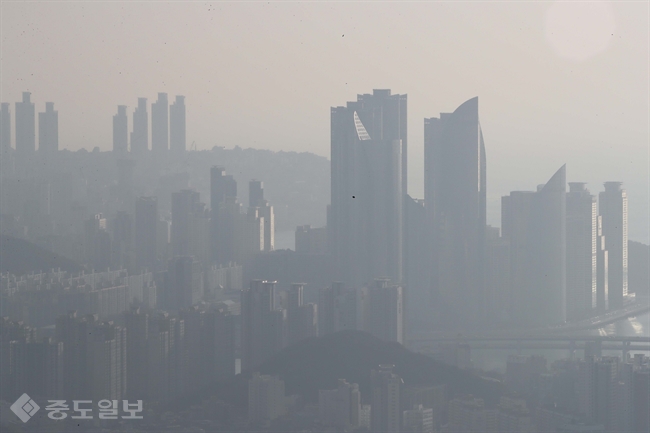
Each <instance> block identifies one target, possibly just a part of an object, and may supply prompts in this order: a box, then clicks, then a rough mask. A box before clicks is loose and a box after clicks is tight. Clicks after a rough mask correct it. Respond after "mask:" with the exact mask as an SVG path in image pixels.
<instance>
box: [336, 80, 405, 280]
mask: <svg viewBox="0 0 650 433" xmlns="http://www.w3.org/2000/svg"><path fill="white" fill-rule="evenodd" d="M331 140H332V141H331V152H332V154H331V155H332V156H331V158H332V165H331V170H332V177H331V179H332V201H331V210H330V212H331V213H330V222H329V225H330V230H331V239H332V245H331V252H332V254H333V260H334V269H335V278H337V279H339V280H341V281H343V282H344V283H345V284H346V285H348V286H349V287H361V286H362V285H363V284H365V283H367V282H369V281H373V280H374V279H375V278H376V277H388V278H390V279H392V280H393V281H395V282H401V281H402V268H403V225H404V221H403V214H404V204H403V203H404V194H405V192H406V184H405V178H406V95H391V92H390V90H374V91H373V94H372V95H368V94H366V95H358V96H357V101H355V102H348V103H347V105H346V106H345V107H333V108H332V109H331Z"/></svg>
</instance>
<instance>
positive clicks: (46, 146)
mask: <svg viewBox="0 0 650 433" xmlns="http://www.w3.org/2000/svg"><path fill="white" fill-rule="evenodd" d="M38 150H39V151H40V152H43V153H52V152H56V151H58V150H59V112H58V111H54V102H46V103H45V111H44V112H42V113H38Z"/></svg>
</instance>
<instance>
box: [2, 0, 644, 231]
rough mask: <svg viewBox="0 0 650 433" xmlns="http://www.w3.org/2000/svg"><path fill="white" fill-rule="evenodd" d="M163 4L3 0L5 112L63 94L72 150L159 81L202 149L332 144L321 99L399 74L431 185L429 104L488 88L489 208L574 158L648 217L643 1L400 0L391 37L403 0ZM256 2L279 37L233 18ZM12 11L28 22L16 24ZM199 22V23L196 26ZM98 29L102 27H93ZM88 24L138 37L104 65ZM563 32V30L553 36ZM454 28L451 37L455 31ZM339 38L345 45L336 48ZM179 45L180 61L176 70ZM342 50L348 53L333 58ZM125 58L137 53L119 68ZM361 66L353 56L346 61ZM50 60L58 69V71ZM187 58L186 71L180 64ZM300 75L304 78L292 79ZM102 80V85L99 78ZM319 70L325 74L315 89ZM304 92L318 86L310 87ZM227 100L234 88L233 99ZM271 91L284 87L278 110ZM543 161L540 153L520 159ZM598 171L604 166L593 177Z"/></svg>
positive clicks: (96, 137) (101, 139)
mask: <svg viewBox="0 0 650 433" xmlns="http://www.w3.org/2000/svg"><path fill="white" fill-rule="evenodd" d="M152 7H153V6H151V5H146V4H137V5H131V6H130V7H129V8H127V9H119V8H118V7H117V6H116V5H111V4H99V3H95V4H92V3H91V4H86V5H84V9H83V12H82V10H81V8H80V7H79V6H78V5H75V4H70V5H67V6H65V7H64V6H62V5H60V4H47V3H38V4H35V3H7V4H3V5H2V8H3V18H2V19H3V28H4V34H3V35H4V38H5V41H4V43H3V58H4V60H5V61H4V69H3V77H2V82H0V90H1V93H2V98H1V99H2V100H3V101H8V102H11V111H12V116H13V115H14V114H15V113H14V112H13V111H14V110H13V108H14V107H13V103H14V101H19V100H20V92H22V91H23V90H25V89H27V90H29V91H30V92H32V94H33V97H34V99H36V100H37V101H39V106H38V108H39V110H40V104H41V103H42V102H45V101H46V100H47V101H55V102H56V106H57V109H58V111H59V113H60V114H59V115H60V124H61V126H60V136H61V138H60V146H61V148H67V149H71V150H76V149H78V148H80V147H86V148H88V150H90V149H92V148H93V147H94V146H99V147H100V149H102V150H109V149H110V148H111V130H110V123H109V122H106V119H110V117H109V116H111V115H113V114H114V110H115V108H114V107H115V106H117V105H121V104H126V105H127V106H128V107H129V123H131V122H130V121H131V119H130V113H131V112H132V110H133V109H134V107H135V105H136V102H137V101H136V97H137V96H143V95H146V96H147V97H148V98H149V100H150V101H154V100H155V96H156V94H157V92H160V91H163V92H167V93H168V94H170V95H174V94H182V95H185V96H186V98H187V101H188V111H187V144H188V145H189V144H191V143H193V142H196V148H197V149H210V148H211V147H212V146H214V145H226V146H228V147H232V146H235V145H239V146H240V147H244V148H246V147H255V148H268V149H272V150H287V151H311V152H314V153H316V154H319V155H327V154H328V132H327V131H328V125H327V122H326V121H325V120H324V119H323V116H322V112H323V107H327V106H335V105H336V104H337V103H338V102H339V101H342V100H348V99H349V98H350V96H351V95H353V94H354V92H355V91H359V90H362V89H363V88H366V89H369V88H392V89H394V90H395V91H396V92H397V93H400V94H409V99H410V109H409V120H408V124H409V128H408V129H409V137H408V139H409V143H410V146H409V153H408V158H409V167H410V170H409V178H410V181H409V182H408V183H409V193H410V194H411V195H412V196H413V197H422V196H423V188H422V187H421V186H420V185H421V182H422V176H423V174H422V155H423V131H422V127H421V123H420V119H421V118H425V117H431V116H432V115H435V114H436V113H439V112H441V111H444V110H446V109H448V107H450V106H454V105H455V104H457V103H458V101H460V100H467V99H468V98H470V97H472V96H475V95H479V96H480V97H481V100H482V107H483V113H482V120H483V122H484V123H485V124H486V125H489V126H488V131H487V132H489V135H490V137H491V138H492V140H491V141H490V148H491V149H490V151H491V153H492V154H493V161H492V162H493V168H492V169H491V170H490V172H489V173H488V184H489V185H491V187H490V190H488V194H489V195H490V196H489V197H488V211H487V212H488V220H489V221H491V222H494V221H498V219H499V205H498V200H499V197H500V196H502V195H503V194H506V193H508V192H509V191H510V190H511V189H529V188H530V187H531V185H534V183H533V182H534V179H537V178H541V177H543V176H545V173H547V172H549V171H551V170H553V169H554V168H555V167H557V166H559V165H561V164H563V163H567V165H568V167H570V168H571V173H570V177H571V178H572V180H573V179H575V180H580V181H584V182H587V183H588V187H589V188H590V189H591V190H595V189H596V187H597V186H598V187H599V186H600V184H601V183H602V182H603V181H604V180H621V181H623V182H625V184H626V185H627V190H628V194H629V195H630V197H631V198H634V200H635V202H636V203H637V204H636V209H634V212H633V213H635V212H637V211H638V212H639V213H640V214H641V215H642V217H639V218H638V219H637V220H638V221H644V218H645V215H647V214H648V209H649V208H648V204H647V202H648V200H647V198H648V196H649V193H650V191H649V190H648V185H647V177H648V167H647V166H648V164H647V162H648V161H647V158H648V152H647V143H648V136H647V114H648V105H647V97H646V96H647V89H648V86H647V76H648V69H647V58H648V46H647V37H646V35H647V29H648V25H647V19H646V15H647V14H646V13H645V11H646V6H645V5H642V4H633V3H602V4H601V3H596V4H582V3H579V4H568V5H563V4H560V3H558V4H553V3H526V4H521V5H519V4H513V3H507V4H498V3H491V4H480V5H474V4H472V5H469V4H460V5H451V4H449V5H445V4H408V3H407V4H404V5H400V7H399V8H398V9H397V10H399V12H400V15H399V17H398V18H396V19H395V20H394V23H393V24H394V25H395V26H397V29H401V30H400V32H398V34H403V36H396V35H387V34H386V35H382V33H381V31H380V29H381V28H382V23H385V22H386V19H387V17H388V16H389V15H388V14H389V13H390V12H391V11H392V10H395V9H392V6H391V5H387V4H381V5H374V6H372V7H371V6H369V5H367V4H362V3H361V4H338V5H324V4H319V3H315V4H300V5H297V4H270V5H266V4H246V5H234V4H219V5H214V6H213V7H210V6H209V5H205V7H204V5H200V4H189V5H183V7H182V8H181V7H179V5H174V4H161V5H156V6H155V9H152ZM563 8H566V10H565V9H563ZM580 8H585V9H584V10H583V9H580ZM208 9H209V10H208ZM153 10H155V11H156V14H157V16H160V17H161V18H162V19H163V21H161V22H160V24H157V23H156V24H153V23H152V24H151V25H150V26H149V27H148V31H149V32H150V36H151V40H157V41H158V42H156V44H155V45H154V46H152V47H151V50H150V54H149V55H148V56H144V57H135V56H134V55H135V53H137V52H139V51H138V50H139V48H138V47H140V45H137V44H136V46H133V47H132V48H128V47H129V46H130V45H129V44H128V43H126V40H138V38H137V37H135V36H134V35H133V34H132V31H131V30H129V29H136V28H138V25H136V23H138V22H141V20H142V19H143V16H146V14H148V13H149V12H151V11H153ZM262 15H266V16H270V17H272V19H271V20H267V21H266V24H265V29H267V31H268V32H272V34H273V35H274V36H273V38H260V37H259V35H260V34H261V33H251V32H250V31H249V29H250V27H247V26H243V27H240V28H237V27H236V26H234V25H233V24H232V23H237V22H239V18H242V19H243V17H244V16H246V17H248V18H246V19H247V20H250V18H255V17H261V16H262ZM576 15H579V16H583V18H584V19H581V20H579V21H578V23H579V24H575V25H573V28H568V29H567V27H566V26H564V27H563V23H565V22H566V19H568V18H571V17H572V16H576ZM50 17H58V18H57V20H51V19H49V18H50ZM100 17H107V20H106V21H105V22H104V21H101V20H102V19H103V18H100ZM165 17H168V18H169V19H165ZM171 17H173V18H171ZM352 17H356V18H355V19H353V18H352ZM425 17H428V19H427V20H425ZM111 18H113V19H115V20H116V21H118V22H124V23H125V24H124V27H120V29H121V30H120V35H119V36H118V35H116V38H114V39H112V40H107V39H105V38H104V37H103V36H101V35H103V34H106V33H110V32H112V31H113V30H112V27H110V26H111V24H110V23H111V22H113V21H111ZM70 20H73V21H70ZM72 22H74V25H72ZM163 22H164V23H166V24H162V23H163ZM485 22H491V23H492V22H494V23H495V25H494V26H492V24H491V25H490V26H487V25H486V24H485ZM18 23H24V24H25V25H27V26H28V27H29V28H31V29H33V30H30V31H29V32H27V33H23V32H22V30H23V26H22V25H21V26H19V25H18ZM188 23H192V24H191V25H190V26H189V27H186V26H185V25H186V24H188ZM430 23H435V24H436V25H429V24H430ZM553 23H555V24H553ZM590 23H591V24H590ZM68 24H70V25H68ZM215 24H218V25H215ZM557 26H560V28H559V29H558V28H557ZM496 28H498V29H499V32H498V33H496V31H495V30H494V29H496ZM100 29H101V30H103V32H101V33H97V32H98V30H100ZM172 29H178V30H179V31H177V32H171V33H174V34H177V35H181V36H178V37H177V38H176V39H175V40H173V41H172V40H171V39H170V38H169V36H168V35H169V34H171V33H170V30H172ZM181 29H182V31H181ZM185 29H188V30H187V31H186V30H185ZM610 29H612V30H610ZM551 30H553V31H552V34H551ZM573 31H575V33H573ZM43 32H47V34H50V35H53V36H51V38H50V40H49V41H48V42H46V43H45V48H46V49H47V52H44V51H42V49H41V48H38V47H41V46H42V44H41V41H42V39H41V36H40V35H41V34H42V33H43ZM79 32H84V33H83V34H84V37H83V39H84V40H87V41H88V42H89V44H88V45H87V47H90V46H92V47H95V48H100V47H101V48H102V49H103V50H106V52H107V53H113V52H115V53H117V51H116V50H117V47H118V46H120V47H123V46H126V47H127V49H126V50H124V51H121V52H120V54H116V57H117V58H118V61H115V62H112V63H111V64H109V63H107V60H106V59H107V58H110V57H111V56H110V55H109V56H100V57H94V56H92V55H90V53H89V52H87V51H86V50H87V48H86V47H84V48H80V46H79V45H78V43H76V42H75V38H76V37H77V36H78V35H80V34H81V33H79ZM553 35H555V36H553ZM559 35H563V36H559ZM576 35H578V36H576ZM477 36H478V37H477ZM561 37H564V38H565V39H566V41H565V42H566V43H565V44H559V43H558V38H559V40H560V41H561ZM405 38H410V39H405ZM448 38H451V40H454V41H455V43H454V44H447V43H446V41H447V40H449V39H448ZM411 39H414V40H426V41H428V44H427V47H425V48H424V49H423V50H417V49H415V47H411V46H410V45H411V44H409V43H406V42H405V41H407V40H411ZM197 41H198V42H197ZM581 41H582V42H581ZM122 42H124V43H122ZM402 42H404V43H402ZM142 43H143V41H141V42H138V44H142ZM231 43H232V44H231ZM373 43H374V44H375V45H372V44H373ZM378 43H379V44H380V45H381V44H382V43H383V46H384V47H385V48H384V50H385V56H386V58H394V59H396V60H397V61H394V62H388V63H387V64H386V65H384V64H382V65H381V66H379V63H378V62H377V60H375V59H373V58H372V57H371V54H372V53H374V52H375V49H374V48H373V49H368V47H374V46H378V45H377V44H378ZM25 44H29V45H28V46H27V45H25ZM116 44H119V45H116ZM186 44H192V45H196V49H197V50H199V52H200V50H207V51H206V52H216V53H217V55H216V56H215V59H216V58H218V59H219V61H223V62H224V64H230V65H231V66H229V67H228V68H215V64H214V62H213V61H209V60H207V61H205V62H204V61H203V60H198V59H199V58H201V57H191V56H188V55H187V54H186V53H183V51H185V50H184V48H183V47H184V46H185V45H186ZM581 44H582V45H581ZM278 46H283V47H285V48H284V49H283V50H282V51H286V53H285V54H283V55H286V56H294V57H295V58H302V57H304V56H306V57H305V59H306V60H310V61H308V62H299V63H298V64H297V65H296V68H297V69H295V70H294V69H292V70H291V73H289V70H287V69H286V68H287V67H286V66H285V63H286V65H289V64H292V62H285V63H281V62H279V59H277V60H276V59H274V58H273V57H272V56H271V53H274V52H277V49H276V48H277V47H278ZM580 46H582V47H583V48H580ZM208 47H210V48H208ZM235 47H238V48H235ZM246 50H248V51H246ZM243 52H247V53H250V55H248V54H246V55H244V54H242V53H243ZM337 52H338V53H340V54H339V56H338V57H333V56H335V54H332V53H337ZM23 53H27V54H23ZM310 53H313V54H310ZM458 54H463V55H458ZM82 55H83V56H84V59H88V60H87V61H89V62H90V64H89V68H90V69H89V71H94V72H95V73H96V74H99V75H97V76H96V77H93V76H90V75H87V72H80V71H79V72H78V71H73V70H70V69H69V67H68V65H71V64H73V63H75V62H66V63H65V64H64V63H62V62H61V61H60V59H62V58H68V56H72V58H74V59H77V58H78V56H82ZM315 55H316V56H315ZM296 56H297V57H296ZM382 57H383V56H382ZM433 59H436V60H435V61H433ZM311 60H313V62H315V63H313V62H311ZM179 61H180V62H185V63H186V66H187V68H184V70H179V69H178V67H177V66H176V64H177V63H178V62H179ZM332 62H336V63H337V64H343V65H346V66H344V67H343V68H339V69H340V70H335V71H330V68H331V66H330V64H332ZM312 63H313V65H312ZM126 64H130V65H132V67H124V66H121V65H126ZM352 64H354V65H357V66H355V67H354V68H351V67H349V66H347V65H352ZM500 64H503V65H507V67H505V68H501V67H499V65H500ZM42 65H45V66H47V67H45V68H44V67H43V66H42ZM156 65H162V66H163V67H157V66H156ZM400 65H408V68H407V72H404V74H401V70H400V68H401V66H400ZM36 66H38V67H36ZM43 70H51V71H52V74H50V75H49V76H48V79H47V80H45V77H44V76H43V73H42V72H41V71H43ZM190 70H191V71H192V72H191V74H190V73H189V72H186V71H190ZM84 71H85V70H84ZM204 71H205V72H204ZM237 71H238V72H239V73H238V72H237ZM32 74H34V75H32ZM292 74H295V75H292ZM294 76H295V77H300V78H299V79H298V80H296V81H294V82H293V83H292V84H291V85H289V83H288V80H290V79H292V77H294ZM53 77H55V78H53ZM73 77H74V78H73ZM145 77H146V79H145ZM321 78H322V79H321ZM52 79H55V80H58V81H57V83H58V85H57V87H56V88H51V87H50V86H49V84H47V83H50V82H52V81H51V80H52ZM96 79H100V80H102V82H103V83H105V84H104V85H103V86H102V87H101V88H98V87H97V86H96V81H95V80H96ZM69 80H74V81H73V83H74V86H75V89H76V91H75V92H67V91H65V90H64V89H67V88H69V87H70V85H71V81H69ZM314 82H320V83H322V84H320V85H319V86H316V87H312V88H310V87H311V83H314ZM226 83H227V84H228V86H224V84H226ZM269 84H271V85H269ZM109 89H110V90H109ZM305 94H310V95H311V97H310V98H309V99H305V98H304V97H303V96H302V95H305ZM84 95H88V96H84ZM254 95H255V96H254ZM226 100H227V101H229V103H228V104H225V103H223V101H226ZM41 101H42V102H41ZM253 101H255V103H253ZM265 101H273V102H272V104H274V105H273V108H272V109H270V108H269V107H270V106H269V105H267V103H266V102H265ZM307 101H312V102H313V103H311V102H309V103H308V102H307ZM251 118H255V119H256V121H255V122H254V123H253V124H250V122H248V120H247V119H251ZM13 133H15V131H12V134H13ZM304 137H308V139H306V140H305V139H304ZM497 156H502V158H496V157H497ZM520 162H521V163H520ZM532 162H534V164H532V168H531V166H528V164H527V163H532ZM522 163H523V164H522ZM523 166H527V167H528V169H526V170H524V169H523ZM594 169H598V172H599V173H602V175H600V176H596V175H595V170H594ZM573 176H575V178H574V177H573ZM512 179H516V184H514V185H513V184H512V183H511V182H510V181H511V180H512ZM509 183H510V185H509ZM635 225H636V226H639V224H633V230H638V233H639V234H633V235H632V238H636V239H640V240H643V241H644V242H647V241H648V238H649V233H648V229H647V227H645V226H646V225H645V224H643V226H642V227H641V226H639V227H638V228H636V227H634V226H635Z"/></svg>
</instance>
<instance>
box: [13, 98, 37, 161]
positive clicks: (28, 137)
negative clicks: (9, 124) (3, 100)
mask: <svg viewBox="0 0 650 433" xmlns="http://www.w3.org/2000/svg"><path fill="white" fill-rule="evenodd" d="M31 95H32V94H31V93H30V92H23V101H22V102H16V153H17V154H19V155H29V154H32V153H34V152H35V151H36V115H35V113H36V112H35V109H34V103H33V102H31V100H30V98H31Z"/></svg>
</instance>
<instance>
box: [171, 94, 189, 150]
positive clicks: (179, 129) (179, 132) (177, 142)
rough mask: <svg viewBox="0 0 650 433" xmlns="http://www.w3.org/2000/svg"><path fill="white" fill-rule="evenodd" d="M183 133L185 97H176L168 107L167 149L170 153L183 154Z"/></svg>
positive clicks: (184, 148)
mask: <svg viewBox="0 0 650 433" xmlns="http://www.w3.org/2000/svg"><path fill="white" fill-rule="evenodd" d="M185 131H186V130H185V96H180V95H177V96H176V100H175V101H174V102H173V103H172V105H171V106H170V107H169V148H170V150H171V151H172V152H176V153H181V152H185V150H186V140H187V136H186V132H185Z"/></svg>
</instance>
